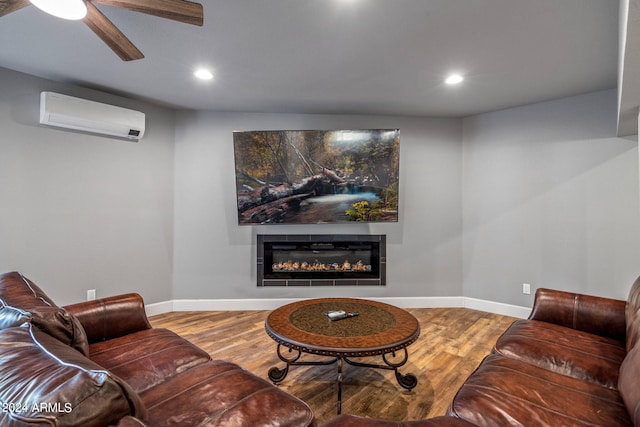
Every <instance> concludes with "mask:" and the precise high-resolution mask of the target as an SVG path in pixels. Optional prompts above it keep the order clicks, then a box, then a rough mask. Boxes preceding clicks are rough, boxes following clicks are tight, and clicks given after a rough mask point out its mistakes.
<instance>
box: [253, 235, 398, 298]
mask: <svg viewBox="0 0 640 427" xmlns="http://www.w3.org/2000/svg"><path fill="white" fill-rule="evenodd" d="M386 273H387V250H386V236H385V235H381V234H259V235H258V236H257V277H258V286H384V285H385V284H386Z"/></svg>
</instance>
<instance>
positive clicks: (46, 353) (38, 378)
mask: <svg viewBox="0 0 640 427" xmlns="http://www.w3.org/2000/svg"><path fill="white" fill-rule="evenodd" d="M0 360H2V363H1V364H0V402H2V403H1V404H2V405H4V406H3V407H2V408H1V409H2V410H0V425H2V426H7V427H9V426H10V427H14V426H28V425H42V424H48V425H58V426H83V427H92V426H104V425H109V424H116V423H117V422H118V420H119V419H120V418H122V417H125V416H128V415H133V416H136V417H138V418H142V419H143V418H144V417H145V415H146V411H145V408H144V405H143V404H142V402H141V400H140V398H139V397H138V396H137V395H136V394H135V393H134V392H133V391H132V390H131V389H130V388H129V387H128V386H127V384H126V383H124V382H122V381H121V380H120V379H119V378H117V377H115V376H113V375H111V374H110V373H109V372H107V371H105V370H104V369H103V368H102V367H100V366H98V365H97V364H95V363H93V362H92V361H91V360H89V359H87V358H86V357H85V356H83V355H82V354H81V353H80V352H78V351H77V350H75V349H73V348H71V347H69V346H68V345H65V344H63V343H62V342H60V341H58V340H57V339H55V338H53V337H51V336H50V335H48V334H46V333H44V332H42V331H41V330H39V329H38V328H36V327H34V326H33V325H32V324H30V323H25V324H24V325H23V326H21V327H14V328H7V329H3V330H0Z"/></svg>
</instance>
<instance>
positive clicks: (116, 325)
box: [64, 293, 151, 343]
mask: <svg viewBox="0 0 640 427" xmlns="http://www.w3.org/2000/svg"><path fill="white" fill-rule="evenodd" d="M64 308H65V310H67V312H68V313H69V314H72V315H74V316H76V317H77V318H78V320H79V321H80V323H81V324H82V326H83V327H84V330H85V332H86V334H87V339H88V341H89V343H95V342H100V341H106V340H109V339H112V338H117V337H121V336H125V335H128V334H131V333H134V332H138V331H142V330H145V329H151V324H150V323H149V319H147V313H146V312H145V309H144V301H143V300H142V297H141V296H140V295H138V294H134V293H131V294H123V295H117V296H113V297H107V298H101V299H97V300H93V301H85V302H81V303H77V304H72V305H67V306H65V307H64Z"/></svg>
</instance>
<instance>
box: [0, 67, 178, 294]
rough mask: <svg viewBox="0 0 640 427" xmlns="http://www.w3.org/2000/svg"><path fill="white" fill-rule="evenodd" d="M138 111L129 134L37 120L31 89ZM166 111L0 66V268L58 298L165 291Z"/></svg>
mask: <svg viewBox="0 0 640 427" xmlns="http://www.w3.org/2000/svg"><path fill="white" fill-rule="evenodd" d="M43 90H46V91H53V92H60V93H65V94H68V95H71V96H78V97H82V98H87V99H92V100H95V101H100V102H106V103H111V104H114V105H119V106H122V107H127V108H133V109H137V110H140V111H143V112H145V113H146V114H147V133H146V135H145V137H144V139H143V140H142V141H141V142H139V143H133V142H128V141H123V140H118V139H113V138H105V137H100V136H94V135H87V134H81V133H74V132H68V131H63V130H59V129H53V128H47V127H44V126H41V125H39V124H38V119H39V95H40V91H43ZM174 124H175V113H174V112H173V111H171V110H167V109H163V108H159V107H156V106H153V105H150V104H145V103H139V102H133V101H130V100H126V99H124V98H120V97H117V96H112V95H107V94H104V93H101V92H97V91H92V90H87V89H82V88H79V87H77V86H70V85H64V84H60V83H55V82H52V81H48V80H43V79H39V78H36V77H32V76H28V75H25V74H21V73H17V72H13V71H9V70H6V69H2V68H0V129H2V133H1V135H0V271H2V272H5V271H12V270H20V271H22V272H23V274H25V275H26V276H27V277H29V278H31V279H32V280H34V281H35V282H36V283H37V284H39V285H40V286H41V287H42V288H43V289H45V291H46V292H47V293H48V294H49V295H50V296H51V297H52V298H53V299H54V300H55V301H56V302H57V303H58V304H68V303H72V302H77V301H81V300H84V299H85V298H86V290H87V289H96V290H97V295H98V297H101V296H107V295H113V294H117V293H123V292H140V293H141V294H143V296H144V297H145V298H146V299H147V300H148V301H150V302H154V301H165V300H168V299H170V297H171V275H172V274H171V271H172V264H173V261H172V257H173V191H172V190H173V147H174V144H173V141H174Z"/></svg>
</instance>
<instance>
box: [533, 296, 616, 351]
mask: <svg viewBox="0 0 640 427" xmlns="http://www.w3.org/2000/svg"><path fill="white" fill-rule="evenodd" d="M626 304H627V302H626V301H622V300H616V299H612V298H604V297H598V296H593V295H584V294H578V293H573V292H565V291H558V290H553V289H544V288H540V289H538V290H537V291H536V297H535V301H534V303H533V308H532V310H531V314H530V315H529V319H530V320H539V321H542V322H548V323H554V324H556V325H560V326H565V327H567V328H571V329H576V330H579V331H583V332H588V333H592V334H596V335H600V336H603V337H608V338H613V339H616V340H619V341H624V340H625V336H626V322H625V309H626Z"/></svg>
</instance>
